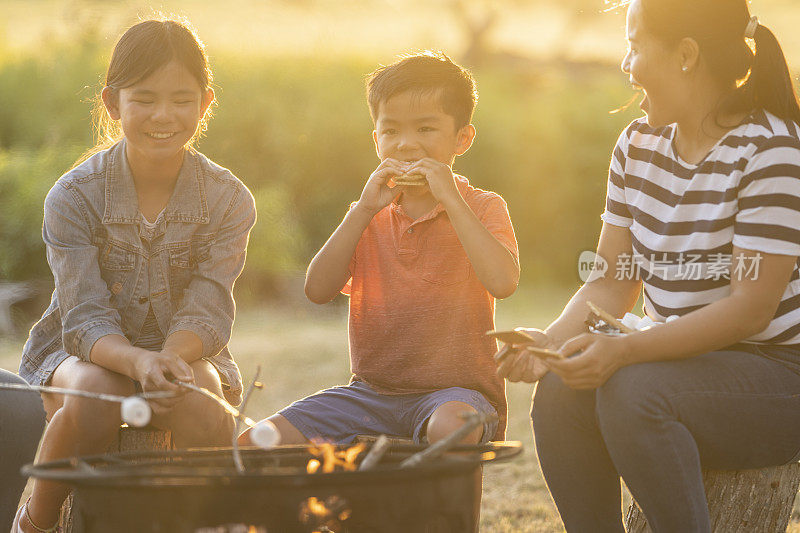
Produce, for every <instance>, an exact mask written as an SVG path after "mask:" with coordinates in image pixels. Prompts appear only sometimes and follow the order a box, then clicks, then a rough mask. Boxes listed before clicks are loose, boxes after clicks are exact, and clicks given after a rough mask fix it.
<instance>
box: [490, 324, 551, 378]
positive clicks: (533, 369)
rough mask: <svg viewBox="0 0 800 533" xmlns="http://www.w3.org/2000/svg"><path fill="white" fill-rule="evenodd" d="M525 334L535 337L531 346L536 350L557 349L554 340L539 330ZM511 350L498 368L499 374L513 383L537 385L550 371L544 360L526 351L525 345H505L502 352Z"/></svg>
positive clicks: (527, 330) (527, 331)
mask: <svg viewBox="0 0 800 533" xmlns="http://www.w3.org/2000/svg"><path fill="white" fill-rule="evenodd" d="M524 331H525V333H527V334H528V335H530V336H531V337H533V339H534V342H532V343H531V344H530V346H534V347H536V348H547V349H551V350H552V349H555V348H554V345H553V342H552V340H551V339H550V338H549V337H548V336H547V334H546V333H545V332H543V331H541V330H538V329H525V330H524ZM505 349H508V350H509V354H508V355H506V356H505V358H504V359H503V361H502V362H501V363H500V364H499V365H498V367H497V374H498V375H499V376H500V377H503V378H506V379H507V380H508V381H511V382H514V383H516V382H518V381H524V382H526V383H536V382H537V381H539V380H540V379H542V378H543V377H544V376H545V374H547V372H548V371H549V369H548V368H547V365H546V364H545V362H544V360H542V359H541V358H539V357H536V356H535V355H533V354H532V353H531V352H529V351H527V350H526V349H525V345H511V346H508V345H505V346H503V348H501V350H505Z"/></svg>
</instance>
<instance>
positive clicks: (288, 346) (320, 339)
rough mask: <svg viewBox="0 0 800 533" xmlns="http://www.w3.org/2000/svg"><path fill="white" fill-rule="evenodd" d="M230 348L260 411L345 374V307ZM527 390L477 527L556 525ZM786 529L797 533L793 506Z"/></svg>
mask: <svg viewBox="0 0 800 533" xmlns="http://www.w3.org/2000/svg"><path fill="white" fill-rule="evenodd" d="M568 297H569V293H568V292H566V291H536V292H522V293H519V294H516V295H514V296H512V297H511V298H509V299H508V300H505V301H503V302H500V303H499V305H498V311H497V326H498V328H509V327H513V326H518V325H522V324H524V325H531V326H538V327H542V326H544V325H546V324H547V323H548V322H549V321H550V320H552V319H553V318H555V317H556V316H557V315H558V313H559V312H560V309H561V306H562V305H563V303H564V302H566V299H567V298H568ZM21 347H22V341H21V340H8V339H6V340H2V339H0V367H1V368H5V369H9V370H15V369H16V367H17V364H18V362H19V352H20V350H21ZM231 352H232V353H233V354H234V357H235V358H236V360H237V361H238V362H239V365H240V366H241V369H242V373H243V375H244V378H245V380H248V379H250V378H251V376H252V375H253V373H254V371H255V368H256V366H257V365H259V364H260V365H261V367H262V376H261V380H262V381H263V382H264V384H265V389H264V390H263V391H262V392H260V393H257V394H258V396H256V397H255V399H254V401H253V402H252V403H251V407H250V408H249V409H248V411H249V414H250V415H251V416H252V417H254V418H256V417H265V416H268V415H270V414H272V413H273V412H275V411H276V410H278V409H280V408H281V407H283V406H284V405H286V404H287V403H290V402H291V401H293V400H295V399H297V398H300V397H302V396H305V395H307V394H311V393H313V392H315V391H317V390H319V389H322V388H325V387H328V386H331V385H333V384H337V383H343V382H346V380H347V379H348V377H349V375H350V374H349V366H348V358H347V316H346V309H345V308H344V307H343V306H336V305H331V306H324V307H314V306H311V305H310V304H305V303H297V304H292V305H291V306H287V307H276V306H263V307H260V308H255V309H249V310H245V311H243V312H241V313H240V315H239V317H238V318H237V321H236V325H235V328H234V335H233V340H232V341H231ZM532 391H533V386H532V385H530V384H513V383H512V384H509V385H508V390H507V394H508V404H509V426H508V436H507V438H508V439H509V440H519V441H522V443H523V446H524V452H523V454H522V456H521V457H518V458H516V459H515V460H513V461H510V462H507V463H499V464H492V465H489V466H488V467H487V468H486V469H485V470H484V492H483V503H482V521H481V530H482V531H486V532H492V533H494V532H497V533H503V532H508V533H511V532H514V533H524V532H537V533H553V532H562V531H564V529H563V526H562V525H561V521H560V519H559V516H558V513H557V512H556V509H555V505H554V504H553V502H552V500H551V498H550V495H549V494H548V492H547V487H546V486H545V483H544V479H543V477H542V474H541V471H540V470H539V465H538V463H537V461H536V455H535V451H534V446H533V438H532V435H531V430H530V420H529V417H528V413H529V411H530V398H531V393H532ZM626 502H627V499H626ZM788 531H790V532H793V533H800V513H799V512H798V507H797V506H796V507H795V513H794V516H793V521H792V523H791V524H790V526H789V530H788Z"/></svg>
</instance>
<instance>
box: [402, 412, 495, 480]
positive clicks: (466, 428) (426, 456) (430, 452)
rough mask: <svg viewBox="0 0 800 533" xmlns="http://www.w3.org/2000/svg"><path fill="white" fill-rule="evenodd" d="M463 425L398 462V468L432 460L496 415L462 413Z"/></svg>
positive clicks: (493, 418)
mask: <svg viewBox="0 0 800 533" xmlns="http://www.w3.org/2000/svg"><path fill="white" fill-rule="evenodd" d="M462 418H463V419H464V425H463V426H461V427H460V428H458V429H457V430H455V431H453V432H452V433H451V434H450V435H448V436H447V437H445V438H443V439H442V440H440V441H438V442H436V443H434V444H431V445H430V446H428V447H427V448H425V449H424V450H422V451H421V452H417V453H415V454H414V455H412V456H411V457H409V458H408V459H405V460H404V461H403V462H401V463H400V468H410V467H413V466H419V465H421V464H424V463H427V462H428V461H432V460H434V459H436V458H437V457H440V456H441V455H443V454H444V453H445V452H446V451H447V450H449V449H450V448H452V447H454V446H456V445H457V444H458V443H460V442H461V441H462V440H463V439H464V437H466V436H467V435H469V434H470V433H471V432H472V431H473V430H474V429H475V428H477V427H478V426H481V425H483V424H485V423H486V422H488V421H490V420H495V419H496V418H497V415H494V414H493V415H488V414H486V413H469V414H467V415H462Z"/></svg>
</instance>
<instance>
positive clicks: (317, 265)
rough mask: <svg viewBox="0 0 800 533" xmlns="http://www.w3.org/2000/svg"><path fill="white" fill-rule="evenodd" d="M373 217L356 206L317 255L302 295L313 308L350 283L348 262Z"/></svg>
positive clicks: (309, 266) (309, 269)
mask: <svg viewBox="0 0 800 533" xmlns="http://www.w3.org/2000/svg"><path fill="white" fill-rule="evenodd" d="M373 216H375V214H374V213H372V212H370V211H369V210H367V209H366V208H364V207H363V206H360V205H359V204H356V205H354V206H353V208H352V209H350V211H348V212H347V214H346V215H345V217H344V220H342V223H341V224H339V227H338V228H336V231H334V232H333V234H332V235H331V236H330V238H328V241H327V242H326V243H325V245H324V246H323V247H322V248H321V249H320V251H319V252H317V255H315V256H314V259H312V260H311V264H310V265H308V270H307V271H306V283H305V292H306V296H307V297H308V299H309V300H311V301H312V302H314V303H315V304H324V303H327V302H330V301H331V300H333V299H334V298H335V297H336V295H337V294H338V293H339V291H340V290H342V287H344V285H345V283H347V280H348V279H350V271H349V266H350V260H351V259H352V258H353V254H354V253H355V251H356V246H358V241H359V240H360V239H361V234H362V233H363V232H364V230H365V229H366V228H367V226H368V225H369V223H370V221H371V220H372V217H373Z"/></svg>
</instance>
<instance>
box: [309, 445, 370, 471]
mask: <svg viewBox="0 0 800 533" xmlns="http://www.w3.org/2000/svg"><path fill="white" fill-rule="evenodd" d="M366 447H367V445H366V444H364V443H363V442H362V443H359V444H356V445H355V446H351V447H349V448H347V449H346V450H342V451H336V447H335V446H334V445H333V444H329V443H322V444H317V445H314V446H309V447H308V452H309V453H310V454H311V455H313V456H314V457H315V459H311V460H309V461H308V465H307V466H306V471H307V472H308V473H309V474H315V473H317V472H319V471H320V469H321V470H322V473H323V474H330V473H331V472H335V471H336V468H337V467H340V468H341V470H344V471H346V472H353V471H355V470H356V468H357V467H356V459H357V458H358V456H359V455H360V454H361V452H363V451H364V450H365V449H366Z"/></svg>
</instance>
